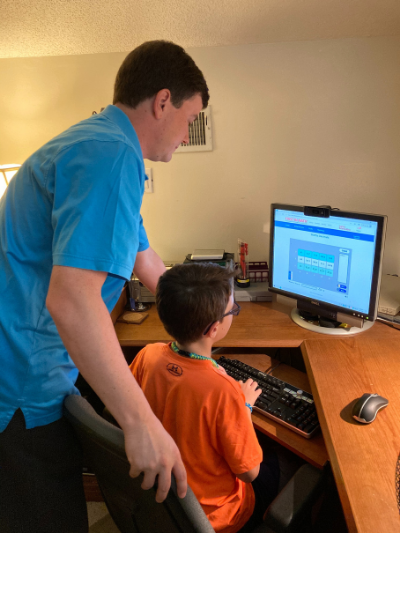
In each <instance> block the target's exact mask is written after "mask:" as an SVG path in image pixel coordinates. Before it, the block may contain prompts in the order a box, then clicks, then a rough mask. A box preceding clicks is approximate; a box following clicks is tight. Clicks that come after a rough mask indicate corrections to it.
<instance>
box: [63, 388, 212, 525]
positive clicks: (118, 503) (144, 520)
mask: <svg viewBox="0 0 400 600" xmlns="http://www.w3.org/2000/svg"><path fill="white" fill-rule="evenodd" d="M64 414H65V416H66V417H67V419H68V420H69V421H70V423H71V424H72V426H73V427H74V429H75V432H76V434H77V435H78V437H79V439H80V441H81V444H82V447H83V450H84V453H85V455H86V457H87V459H88V461H89V463H90V466H91V467H92V468H93V470H94V472H95V474H96V477H97V480H98V483H99V486H100V489H101V492H102V494H103V497H104V500H105V503H106V505H107V508H108V510H109V513H110V515H111V517H112V519H113V520H114V522H115V524H116V525H117V527H118V528H119V530H120V531H121V532H123V533H215V532H214V530H213V528H212V527H211V525H210V523H209V521H208V519H207V517H206V515H205V514H204V511H203V509H202V508H201V506H200V504H199V502H198V501H197V498H196V497H195V495H194V494H193V492H192V490H191V489H190V488H188V493H187V495H186V497H185V498H183V499H181V498H178V496H177V494H176V483H175V478H174V477H173V476H172V485H171V490H170V492H169V494H168V497H167V498H166V500H165V501H164V502H163V503H161V504H160V503H157V502H156V501H155V494H156V491H155V489H154V488H153V489H151V490H143V489H142V488H141V483H142V480H143V477H142V476H141V477H137V478H135V479H132V478H131V477H130V476H129V462H128V460H127V458H126V454H125V449H124V434H123V432H122V430H121V429H119V428H118V427H116V426H114V425H112V424H111V423H109V422H108V421H106V420H105V419H103V418H102V417H100V416H99V415H98V414H97V413H96V412H95V410H94V409H93V408H92V406H91V405H90V404H89V403H88V401H87V400H85V398H82V396H75V395H72V396H68V397H67V398H66V400H65V405H64Z"/></svg>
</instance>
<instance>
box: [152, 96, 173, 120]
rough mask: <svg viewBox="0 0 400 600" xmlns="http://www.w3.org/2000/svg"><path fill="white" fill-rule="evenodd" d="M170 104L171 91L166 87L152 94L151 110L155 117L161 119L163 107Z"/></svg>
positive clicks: (163, 111) (163, 112)
mask: <svg viewBox="0 0 400 600" xmlns="http://www.w3.org/2000/svg"><path fill="white" fill-rule="evenodd" d="M169 104H171V92H170V91H169V90H167V89H163V90H160V91H159V92H157V94H156V95H155V96H154V102H153V111H154V116H155V118H156V119H162V117H163V116H164V114H165V109H166V108H167V107H168V105H169Z"/></svg>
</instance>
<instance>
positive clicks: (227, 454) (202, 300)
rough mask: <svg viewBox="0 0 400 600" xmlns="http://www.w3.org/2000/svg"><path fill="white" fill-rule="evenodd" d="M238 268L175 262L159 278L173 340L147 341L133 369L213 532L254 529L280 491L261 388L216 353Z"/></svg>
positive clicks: (161, 307)
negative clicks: (267, 444)
mask: <svg viewBox="0 0 400 600" xmlns="http://www.w3.org/2000/svg"><path fill="white" fill-rule="evenodd" d="M232 282H233V272H232V271H230V270H228V269H226V268H223V267H220V266H218V265H215V264H212V263H207V264H204V263H200V264H183V265H176V266H174V267H172V268H171V269H170V270H168V271H166V272H165V273H164V274H163V275H162V276H161V277H160V280H159V283H158V286H157V293H156V304H157V310H158V314H159V316H160V319H161V321H162V323H163V325H164V327H165V329H166V330H167V332H168V333H169V334H170V335H171V336H172V337H173V338H174V339H175V340H176V341H175V342H172V343H170V344H159V343H157V344H149V345H148V346H146V347H145V348H143V350H141V351H140V352H139V354H138V355H137V356H136V358H135V359H134V361H133V363H132V364H131V367H130V368H131V371H132V373H133V375H134V376H135V378H136V380H137V381H138V383H139V385H140V386H141V388H142V390H143V391H144V393H145V395H146V398H147V400H148V401H149V404H150V406H151V408H152V409H153V411H154V413H155V414H156V416H157V417H158V418H159V420H160V421H161V423H162V424H163V426H164V427H165V429H166V430H167V431H168V432H169V433H170V435H171V436H172V437H173V439H174V440H175V442H176V444H177V445H178V448H179V450H180V452H181V455H182V459H183V462H184V464H185V467H186V470H187V477H188V483H189V485H190V487H191V488H192V490H193V492H194V494H195V495H196V497H197V499H198V501H199V502H200V504H201V506H202V508H203V510H204V512H205V513H206V515H207V517H208V519H209V521H210V523H211V525H212V526H213V528H214V529H215V531H216V532H226V533H228V532H237V531H240V530H242V531H244V532H246V531H252V530H254V528H255V527H256V526H257V525H258V524H259V523H260V522H261V521H262V517H263V514H264V512H265V510H266V508H267V507H268V505H269V504H270V502H271V501H272V500H273V498H274V497H275V496H276V494H277V492H278V483H279V466H278V461H277V459H276V456H275V455H274V454H271V455H270V456H269V457H268V461H265V462H262V458H263V456H262V450H261V448H260V445H259V443H258V440H257V437H256V434H255V431H254V428H253V425H252V422H251V409H252V406H253V405H254V403H255V401H256V400H257V398H258V396H259V395H260V393H261V390H257V384H256V383H255V382H254V381H253V380H252V379H248V380H247V381H246V382H244V383H243V382H237V381H235V380H234V379H232V378H231V377H230V376H229V375H227V374H226V373H225V371H224V369H223V368H222V367H220V366H219V365H218V364H217V363H216V362H215V360H213V359H212V358H211V349H212V346H213V344H215V343H217V342H219V341H220V340H222V339H223V338H224V337H225V336H226V334H227V332H228V330H229V328H230V326H231V323H232V319H233V316H236V315H238V314H239V311H240V307H239V306H238V305H237V304H236V302H235V301H234V298H233V289H232V285H233V283H232Z"/></svg>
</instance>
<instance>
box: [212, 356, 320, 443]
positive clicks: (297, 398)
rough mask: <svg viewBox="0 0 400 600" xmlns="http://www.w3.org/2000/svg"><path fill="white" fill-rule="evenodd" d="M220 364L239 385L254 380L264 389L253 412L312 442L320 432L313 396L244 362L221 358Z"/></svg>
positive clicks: (218, 361)
mask: <svg viewBox="0 0 400 600" xmlns="http://www.w3.org/2000/svg"><path fill="white" fill-rule="evenodd" d="M217 363H218V364H219V365H221V367H223V368H224V369H225V371H226V372H227V373H228V375H230V376H231V377H233V379H236V381H239V380H242V381H246V379H249V378H251V379H253V380H254V381H256V382H257V383H258V387H260V388H261V389H262V392H261V394H260V396H259V397H258V399H257V401H256V403H255V404H254V407H253V410H255V411H257V412H259V413H261V414H263V415H265V416H266V417H268V418H269V419H273V420H274V421H277V422H278V423H280V424H281V425H284V426H285V427H288V428H289V429H291V430H292V431H295V432H296V433H298V434H299V435H301V436H303V437H305V438H310V437H312V436H313V435H314V434H315V433H316V432H317V431H318V430H319V422H318V417H317V412H316V410H315V405H314V400H313V397H312V395H311V394H308V393H307V392H303V390H299V389H297V388H296V387H294V386H293V385H291V384H290V383H286V382H285V381H282V380H281V379H278V378H277V377H273V376H272V375H267V374H266V373H263V372H262V371H259V370H258V369H254V368H253V367H250V366H249V365H246V364H245V363H243V362H241V361H240V360H233V359H230V358H226V357H225V356H221V358H219V359H218V360H217Z"/></svg>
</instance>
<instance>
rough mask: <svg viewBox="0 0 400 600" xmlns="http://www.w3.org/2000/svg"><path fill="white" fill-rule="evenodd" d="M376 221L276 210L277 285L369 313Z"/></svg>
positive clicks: (275, 256)
mask: <svg viewBox="0 0 400 600" xmlns="http://www.w3.org/2000/svg"><path fill="white" fill-rule="evenodd" d="M377 229H378V224H377V223H376V222H375V221H364V220H358V219H355V218H352V219H347V218H343V217H335V216H330V217H328V218H323V217H314V216H312V217H308V216H305V215H304V214H303V213H302V212H298V211H290V210H280V209H276V210H275V221H274V254H273V278H274V280H273V282H272V285H273V287H274V288H275V289H281V290H282V291H286V292H290V293H292V294H297V295H300V296H303V297H304V298H306V299H313V300H320V301H322V302H328V303H329V304H333V305H335V306H337V307H342V308H346V309H349V310H353V311H355V312H359V313H368V311H369V304H370V294H371V283H372V273H373V267H374V256H375V246H376V236H377Z"/></svg>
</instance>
